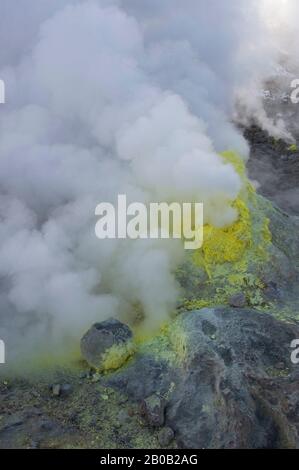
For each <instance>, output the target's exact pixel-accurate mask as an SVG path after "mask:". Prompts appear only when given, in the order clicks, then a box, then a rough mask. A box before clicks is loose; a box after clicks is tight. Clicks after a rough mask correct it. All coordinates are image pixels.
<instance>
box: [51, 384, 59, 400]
mask: <svg viewBox="0 0 299 470" xmlns="http://www.w3.org/2000/svg"><path fill="white" fill-rule="evenodd" d="M52 393H53V396H54V397H59V396H60V394H61V386H60V385H59V384H56V385H53V386H52Z"/></svg>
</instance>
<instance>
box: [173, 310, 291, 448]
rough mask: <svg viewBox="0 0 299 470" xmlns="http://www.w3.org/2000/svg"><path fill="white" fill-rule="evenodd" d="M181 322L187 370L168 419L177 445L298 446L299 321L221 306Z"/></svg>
mask: <svg viewBox="0 0 299 470" xmlns="http://www.w3.org/2000/svg"><path fill="white" fill-rule="evenodd" d="M207 323H209V324H210V325H211V328H210V330H211V329H212V328H213V329H214V331H215V334H214V335H213V339H211V335H209V334H207ZM178 327H179V329H181V331H182V334H184V335H186V337H187V342H186V352H185V360H184V372H183V373H182V376H181V380H180V381H179V383H177V386H176V388H175V390H174V393H173V395H172V397H171V399H170V402H169V403H168V406H167V413H166V423H167V424H168V425H169V426H170V427H171V428H172V429H173V430H174V431H175V434H176V440H177V442H178V444H179V446H181V447H184V448H190V447H191V448H272V447H296V446H299V441H298V425H299V419H298V416H297V414H296V413H294V410H297V411H298V409H299V396H298V395H296V390H298V386H299V370H298V368H297V369H296V366H293V365H292V363H291V358H290V355H291V349H290V343H291V341H292V339H294V338H297V337H298V338H299V327H298V326H296V325H288V324H285V323H281V322H279V321H277V320H275V319H273V318H272V317H271V316H270V315H267V314H260V313H258V312H256V311H254V310H249V309H230V308H217V309H203V310H200V311H193V312H190V313H186V314H184V315H183V316H182V317H181V319H180V320H179V321H178ZM278 364H279V367H278Z"/></svg>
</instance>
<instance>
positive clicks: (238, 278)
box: [184, 152, 271, 308]
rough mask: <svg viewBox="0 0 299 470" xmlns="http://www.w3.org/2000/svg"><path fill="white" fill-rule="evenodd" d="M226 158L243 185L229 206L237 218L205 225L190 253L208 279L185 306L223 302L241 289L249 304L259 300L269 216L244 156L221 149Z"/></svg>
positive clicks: (266, 251) (268, 231)
mask: <svg viewBox="0 0 299 470" xmlns="http://www.w3.org/2000/svg"><path fill="white" fill-rule="evenodd" d="M222 157H223V159H224V161H225V162H227V163H228V164H231V165H233V166H234V168H235V170H236V171H237V172H238V174H239V175H240V177H241V179H242V182H243V186H242V190H241V191H240V194H239V196H238V198H237V199H236V200H235V201H233V202H232V207H233V208H235V209H236V210H237V212H238V219H237V220H236V221H235V222H234V223H233V224H232V225H230V226H226V227H222V228H218V227H214V226H212V225H208V224H207V225H205V226H204V241H203V246H202V247H201V248H200V249H199V250H197V251H196V252H195V254H194V255H193V262H194V265H195V266H197V267H198V268H202V269H203V270H204V271H205V272H206V274H207V276H208V280H207V281H206V282H205V283H204V284H202V287H201V290H200V292H199V296H198V298H196V299H194V298H193V299H189V300H186V302H185V303H184V307H186V308H202V307H207V306H211V305H219V304H225V303H226V302H227V299H228V298H229V296H231V295H233V294H234V293H236V292H238V291H239V290H242V291H243V292H245V294H246V295H247V297H248V301H249V304H251V305H259V304H261V303H262V298H261V293H260V291H261V289H262V288H263V285H262V281H261V280H260V278H259V276H258V272H259V269H260V266H262V265H263V264H264V263H265V261H266V260H267V258H268V247H269V245H270V243H271V233H270V230H269V220H268V219H267V218H265V216H264V214H263V213H262V212H261V211H260V210H259V209H258V203H257V198H258V196H257V195H256V192H255V189H254V187H253V186H252V184H251V183H250V181H249V180H248V178H247V175H246V168H245V164H244V162H243V160H242V159H241V158H240V157H239V156H238V155H237V154H236V153H234V152H224V153H223V154H222Z"/></svg>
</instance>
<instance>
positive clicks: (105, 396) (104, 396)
mask: <svg viewBox="0 0 299 470" xmlns="http://www.w3.org/2000/svg"><path fill="white" fill-rule="evenodd" d="M101 398H102V400H109V396H108V395H105V394H103V395H101Z"/></svg>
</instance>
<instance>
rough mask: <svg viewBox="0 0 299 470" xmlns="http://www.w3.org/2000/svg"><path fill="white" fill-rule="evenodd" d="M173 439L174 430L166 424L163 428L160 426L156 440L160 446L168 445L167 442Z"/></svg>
mask: <svg viewBox="0 0 299 470" xmlns="http://www.w3.org/2000/svg"><path fill="white" fill-rule="evenodd" d="M173 439H174V431H173V429H171V428H169V427H168V426H166V427H165V428H162V429H161V430H160V431H159V434H158V441H159V444H160V446H161V447H162V448H165V447H167V446H169V444H170V443H171V442H172V441H173Z"/></svg>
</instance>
